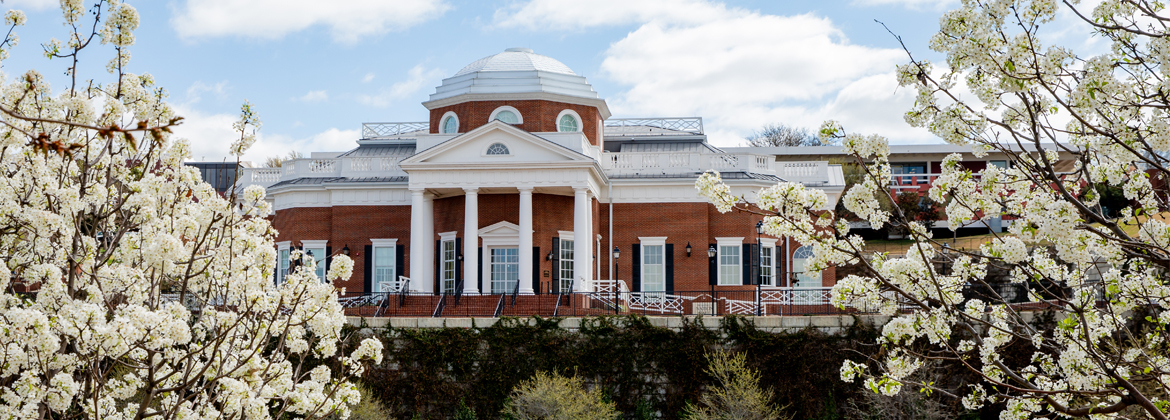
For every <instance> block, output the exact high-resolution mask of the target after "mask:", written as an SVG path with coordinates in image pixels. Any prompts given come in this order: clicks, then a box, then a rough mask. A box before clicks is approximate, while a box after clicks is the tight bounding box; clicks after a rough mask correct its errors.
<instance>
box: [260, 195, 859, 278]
mask: <svg viewBox="0 0 1170 420" xmlns="http://www.w3.org/2000/svg"><path fill="white" fill-rule="evenodd" d="M519 200H520V198H519V195H518V194H481V195H479V227H480V228H483V227H485V226H489V225H492V224H494V223H497V222H500V221H507V222H510V223H516V224H519V221H520V214H519ZM590 204H591V206H592V207H593V215H594V218H593V235H592V236H590V237H589V238H588V239H587V240H589V247H590V249H591V250H593V252H596V242H595V240H594V239H595V238H596V235H602V240H601V244H602V252H601V253H600V255H596V256H595V258H597V259H598V260H599V261H600V262H601V264H600V265H601V270H600V274H601V275H600V277H601V278H612V277H613V276H611V275H610V273H609V254H610V253H611V252H612V248H610V247H609V239H608V234H609V204H607V203H601V202H598V201H597V200H596V199H594V200H591V203H590ZM613 207H614V225H613V232H614V241H613V243H614V246H617V247H618V249H620V250H621V258H619V259H618V260H617V261H616V262H617V265H618V272H617V274H618V277H619V278H620V279H623V280H626V281H629V280H630V279H631V276H630V273H631V268H632V264H631V261H632V259H633V252H632V246H633V245H634V244H636V243H638V242H639V240H638V238H639V237H649V236H665V237H667V240H666V242H667V243H669V244H674V279H675V285H674V288H675V290H680V291H681V290H707V289H709V288H710V286H709V283H708V279H707V278H708V259H707V246H708V244H713V243H715V238H716V237H743V238H744V243H749V244H752V243H755V238H756V232H755V224H756V222H757V221H759V220H760V219H761V216H759V215H755V214H751V213H745V212H730V213H726V214H723V213H719V212H718V211H716V210H715V207H714V206H713V205H711V204H708V203H623V204H614V206H613ZM532 208H533V246H537V247H540V249H539V253H538V254H536V255H534V257H535V258H537V259H538V260H539V261H540V271H539V273H538V277H537V278H535V279H534V284H533V285H534V287H537V288H539V290H541V291H548V290H549V289H550V287H551V276H549V277H545V276H544V273H545V272H551V270H553V269H554V267H553V264H552V261H549V260H548V259H547V255H548V253H549V252H550V251H552V246H553V243H552V239H553V238H554V237H557V236H558V233H557V232H558V231H562V230H563V231H572V230H573V197H571V196H561V195H551V194H533V199H532ZM434 209H435V213H434V220H435V236H434V237H433V238H431V241H437V240H438V239H439V237H438V234H439V233H442V232H451V231H454V232H457V234H456V236H457V237H460V238H462V237H463V214H464V211H463V210H464V196H455V197H446V198H440V199H436V200H435V201H434ZM272 220H273V226H274V227H275V228H276V229H277V231H278V232H279V235H278V236H277V241H291V242H292V245H293V246H297V245H300V241H303V240H320V239H327V240H328V241H329V246H330V247H332V248H333V251H334V252H340V250H341V248H342V247H344V246H346V245H348V246H349V248H350V250H351V251H352V252H353V253H354V254H351V255H352V256H353V259H354V273H353V277H351V279H350V280H349V281H345V282H340V283H339V284H338V287H345V288H346V289H347V291H349V292H360V291H362V290H363V289H364V279H365V277H364V275H365V273H364V269H365V258H367V257H368V256H367V255H365V253H364V249H365V246H366V245H369V244H370V239H371V238H397V239H398V245H399V246H403V247H406V248H405V250H406V256H405V258H404V261H403V264H404V267H400V270H399V272H400V274H402V275H410V266H409V263H410V252H411V251H412V247H411V243H410V206H337V207H332V208H329V207H309V208H293V209H286V210H279V211H277V212H276V216H275V217H273V219H272ZM688 242H689V243H690V244H691V247H692V254H691V256H690V257H687V255H686V246H687V243H688ZM783 244H784V241H783V239H781V240H779V241H778V242H777V247H778V249H782V247H783ZM799 246H800V244H798V243H796V242H792V243H791V247H790V249H789V252H791V251H793V250H795V249H796V248H798V247H799ZM459 251H460V252H462V249H460V250H459ZM787 262H788V259H787V258H784V264H787ZM595 267H596V265H595ZM522 269H531V268H528V267H523V268H522ZM822 275H823V276H824V285H825V286H832V285H833V284H835V278H836V277H835V273H834V270H833V269H832V268H829V269H828V270H825V271H824V272H823V273H822ZM753 288H754V287H753V286H719V289H720V290H740V289H753Z"/></svg>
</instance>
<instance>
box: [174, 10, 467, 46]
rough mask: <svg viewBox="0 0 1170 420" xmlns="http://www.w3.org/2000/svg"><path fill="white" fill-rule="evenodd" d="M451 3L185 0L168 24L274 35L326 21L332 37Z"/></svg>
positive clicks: (349, 39)
mask: <svg viewBox="0 0 1170 420" xmlns="http://www.w3.org/2000/svg"><path fill="white" fill-rule="evenodd" d="M448 9H450V6H449V5H448V4H447V3H446V2H445V1H444V0H344V1H329V2H321V1H312V0H249V1H239V0H186V1H185V2H184V4H183V5H181V6H178V7H176V8H175V10H174V16H173V17H172V18H171V26H173V27H174V28H175V31H176V32H178V34H179V36H180V37H182V38H185V39H196V38H211V37H219V36H243V37H249V38H261V39H278V38H281V37H283V36H285V35H287V34H289V33H292V32H296V31H300V30H303V29H306V28H309V27H311V26H318V25H319V26H326V27H328V28H329V30H330V32H331V34H332V37H333V39H334V40H335V41H338V42H343V43H354V42H357V41H358V40H359V39H360V38H362V37H366V36H371V35H379V34H383V33H386V32H389V31H394V30H403V29H406V28H409V27H411V26H414V25H417V24H419V23H422V22H425V21H427V20H430V19H433V18H436V17H438V16H440V15H442V14H443V13H444V12H446V11H447V10H448Z"/></svg>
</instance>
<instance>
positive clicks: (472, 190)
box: [463, 187, 479, 193]
mask: <svg viewBox="0 0 1170 420" xmlns="http://www.w3.org/2000/svg"><path fill="white" fill-rule="evenodd" d="M463 192H465V193H478V192H479V187H463Z"/></svg>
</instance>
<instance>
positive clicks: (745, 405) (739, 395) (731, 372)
mask: <svg viewBox="0 0 1170 420" xmlns="http://www.w3.org/2000/svg"><path fill="white" fill-rule="evenodd" d="M707 362H708V367H707V374H709V375H711V376H712V377H714V378H715V380H716V381H717V382H718V383H719V386H718V387H716V388H714V389H710V390H708V391H707V392H706V393H704V394H703V396H702V397H700V398H699V403H700V405H698V406H695V405H692V404H687V409H686V411H687V413H686V418H687V419H690V420H779V419H787V418H789V417H788V416H786V415H784V413H782V412H781V408H780V407H777V406H775V405H773V404H772V403H771V402H770V401H772V389H771V388H768V389H762V388H760V373H759V372H758V371H756V370H754V369H749V368H748V367H747V357H746V356H745V355H744V354H743V353H737V354H734V355H733V354H730V353H728V352H722V351H721V352H715V353H708V354H707Z"/></svg>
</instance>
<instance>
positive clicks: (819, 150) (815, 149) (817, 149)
mask: <svg viewBox="0 0 1170 420" xmlns="http://www.w3.org/2000/svg"><path fill="white" fill-rule="evenodd" d="M1042 148H1043V149H1045V150H1052V149H1055V146H1054V145H1052V144H1044V145H1042ZM844 149H845V148H844V147H842V146H798V147H727V148H724V150H726V151H727V152H728V153H755V154H761V155H777V156H790V155H844V154H845V152H844ZM1012 149H1013V150H1019V147H1018V146H1014V145H1013V146H1012ZM1023 150H1026V151H1035V150H1036V147H1034V146H1031V145H1025V147H1024V149H1023ZM993 152H994V151H993ZM913 153H927V154H935V153H937V154H951V153H971V146H959V145H955V144H891V145H890V154H891V155H898V154H913Z"/></svg>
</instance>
